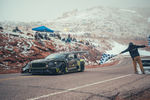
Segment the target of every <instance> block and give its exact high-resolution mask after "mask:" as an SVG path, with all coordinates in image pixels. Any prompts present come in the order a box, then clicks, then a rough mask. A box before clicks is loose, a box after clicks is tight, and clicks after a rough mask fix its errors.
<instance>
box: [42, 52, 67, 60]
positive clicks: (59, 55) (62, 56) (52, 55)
mask: <svg viewBox="0 0 150 100" xmlns="http://www.w3.org/2000/svg"><path fill="white" fill-rule="evenodd" d="M65 56H66V55H65V54H58V53H57V54H51V55H49V56H47V57H46V58H45V59H54V58H65Z"/></svg>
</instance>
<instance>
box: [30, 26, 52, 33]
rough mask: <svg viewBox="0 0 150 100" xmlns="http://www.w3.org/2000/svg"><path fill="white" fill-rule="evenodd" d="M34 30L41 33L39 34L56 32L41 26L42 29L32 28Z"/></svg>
mask: <svg viewBox="0 0 150 100" xmlns="http://www.w3.org/2000/svg"><path fill="white" fill-rule="evenodd" d="M32 30H34V31H39V32H54V31H53V30H51V29H49V28H47V27H45V26H40V27H36V28H32Z"/></svg>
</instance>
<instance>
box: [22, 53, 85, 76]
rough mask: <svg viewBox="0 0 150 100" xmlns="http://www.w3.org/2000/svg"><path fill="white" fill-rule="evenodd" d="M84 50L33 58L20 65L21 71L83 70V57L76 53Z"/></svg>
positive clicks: (61, 71)
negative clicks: (22, 65)
mask: <svg viewBox="0 0 150 100" xmlns="http://www.w3.org/2000/svg"><path fill="white" fill-rule="evenodd" d="M82 53H87V52H84V51H74V52H63V53H54V54H51V55H49V56H47V57H46V58H45V59H39V60H33V61H31V62H29V63H28V64H26V65H25V66H24V67H22V70H21V73H32V74H39V73H42V74H45V73H48V74H55V73H57V74H64V73H68V72H77V71H79V72H83V71H84V69H85V62H84V59H80V58H78V54H80V55H81V54H82Z"/></svg>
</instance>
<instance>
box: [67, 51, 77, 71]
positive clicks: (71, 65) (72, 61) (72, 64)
mask: <svg viewBox="0 0 150 100" xmlns="http://www.w3.org/2000/svg"><path fill="white" fill-rule="evenodd" d="M68 64H69V68H71V69H72V68H73V69H74V68H76V66H77V61H76V59H75V58H74V54H70V55H68Z"/></svg>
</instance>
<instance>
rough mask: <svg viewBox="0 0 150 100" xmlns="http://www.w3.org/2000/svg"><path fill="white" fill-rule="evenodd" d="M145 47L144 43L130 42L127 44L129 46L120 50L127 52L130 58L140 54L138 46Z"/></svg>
mask: <svg viewBox="0 0 150 100" xmlns="http://www.w3.org/2000/svg"><path fill="white" fill-rule="evenodd" d="M144 47H146V46H145V45H134V44H131V45H129V47H128V48H127V49H126V50H124V51H122V52H121V53H125V52H128V51H129V53H130V56H131V57H132V59H133V58H134V57H137V56H140V54H139V52H138V48H144Z"/></svg>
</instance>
